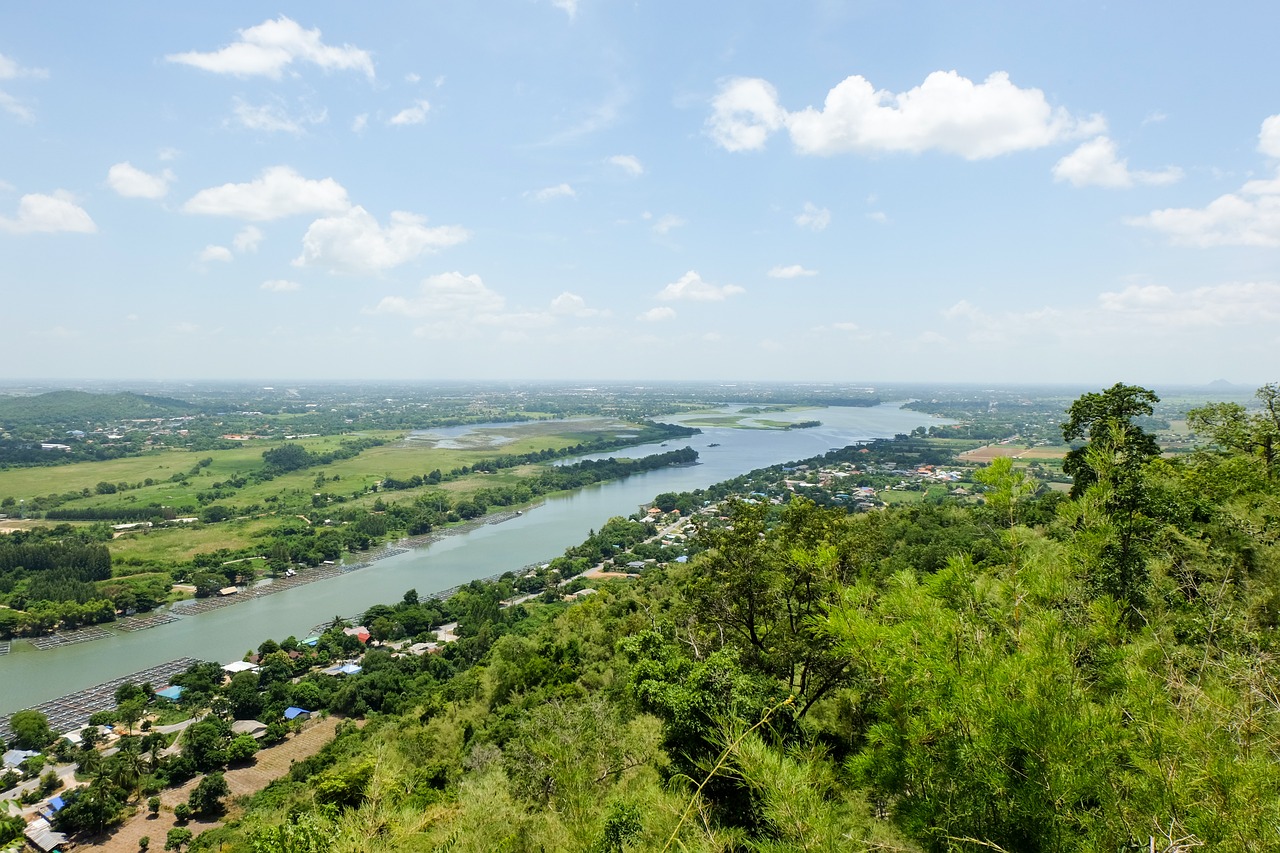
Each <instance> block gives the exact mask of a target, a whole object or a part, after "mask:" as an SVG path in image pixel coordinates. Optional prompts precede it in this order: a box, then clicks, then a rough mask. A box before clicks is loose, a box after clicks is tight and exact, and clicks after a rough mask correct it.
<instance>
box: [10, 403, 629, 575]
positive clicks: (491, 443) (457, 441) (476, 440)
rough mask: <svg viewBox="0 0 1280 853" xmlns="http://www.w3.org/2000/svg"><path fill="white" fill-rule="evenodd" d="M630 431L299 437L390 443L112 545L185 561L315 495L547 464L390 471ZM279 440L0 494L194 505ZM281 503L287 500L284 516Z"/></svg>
mask: <svg viewBox="0 0 1280 853" xmlns="http://www.w3.org/2000/svg"><path fill="white" fill-rule="evenodd" d="M628 429H629V426H628V425H627V424H624V423H621V422H619V421H616V420H612V419H606V418H584V419H581V420H577V421H573V422H569V423H565V422H555V423H545V422H524V423H512V424H503V425H501V426H499V427H490V428H484V429H478V430H474V431H472V432H470V433H467V434H465V435H464V436H461V437H457V438H451V439H446V440H436V439H431V438H422V437H415V438H414V439H413V440H406V435H405V434H404V433H403V432H364V433H359V434H356V435H350V436H323V437H317V438H307V439H298V440H296V441H295V442H292V443H297V444H301V445H302V446H304V447H305V448H306V449H307V450H309V451H311V452H316V453H323V452H326V451H329V450H332V449H334V448H336V447H337V446H338V445H339V444H340V443H341V442H342V441H343V440H345V439H350V438H355V437H378V438H381V439H383V440H384V441H386V442H387V443H386V444H383V445H381V446H378V447H373V448H369V449H367V450H365V451H364V452H362V453H360V454H359V455H357V456H355V457H353V458H350V459H343V460H339V461H337V462H334V463H332V464H330V465H325V466H320V467H315V468H309V469H306V470H302V471H295V472H292V473H289V474H284V475H281V476H279V477H276V478H275V479H273V480H269V481H266V482H261V483H249V484H247V485H245V486H244V487H242V488H240V489H228V492H229V493H228V494H227V495H226V496H225V497H220V498H217V499H215V501H214V502H215V503H220V504H224V505H225V506H227V507H230V508H231V509H232V510H233V512H241V511H243V510H245V509H246V508H253V507H255V506H256V507H257V509H256V511H254V515H255V517H254V518H252V519H243V520H233V521H227V522H222V523H219V524H213V525H198V526H192V527H178V528H152V529H149V530H146V531H139V532H136V533H129V534H126V535H124V536H122V537H120V538H117V539H115V540H113V541H112V542H111V544H110V548H111V551H112V553H113V555H115V556H116V558H117V559H118V560H120V561H121V563H123V564H125V565H128V564H134V565H139V564H140V565H163V564H166V563H180V562H186V561H188V560H190V559H191V558H192V557H193V556H194V555H195V554H198V553H202V552H208V551H213V550H216V549H218V548H230V549H236V548H242V547H244V546H246V545H248V544H250V543H251V542H252V541H253V534H254V533H255V532H257V531H260V530H262V529H264V528H269V527H272V526H274V525H275V524H277V523H278V521H279V519H280V518H281V517H288V516H292V515H294V514H296V513H298V512H302V513H303V514H308V515H319V516H320V517H324V512H325V510H324V509H323V508H321V509H316V510H314V512H313V511H312V508H311V506H310V503H311V496H312V495H313V494H315V493H316V492H326V493H329V494H332V495H339V496H343V497H346V498H347V503H346V505H347V506H357V507H368V506H370V505H371V504H373V503H374V502H375V501H377V500H379V498H381V499H383V500H386V501H390V502H396V501H409V500H412V499H413V498H414V497H415V496H416V495H417V494H419V493H421V492H424V491H428V490H432V489H438V490H444V491H447V492H448V493H450V494H451V495H453V496H454V497H455V498H456V497H465V496H466V495H467V494H469V493H472V492H475V491H476V490H478V489H481V488H484V487H486V486H496V485H509V484H513V483H516V482H518V481H519V480H520V479H522V478H526V477H528V476H530V475H532V474H533V473H535V472H536V471H537V469H538V466H537V465H524V466H519V467H516V468H510V469H504V470H501V471H499V472H497V473H494V474H471V475H467V476H464V477H461V478H458V479H456V480H451V481H449V482H446V483H442V484H440V485H436V486H422V487H420V488H417V489H408V490H403V491H395V492H380V493H369V492H368V489H369V487H370V486H372V485H373V484H374V483H376V482H379V481H381V480H383V479H384V478H386V477H395V478H397V479H401V480H407V479H409V478H411V477H413V476H414V475H422V476H425V475H427V474H429V473H430V472H431V471H433V470H435V469H439V470H441V471H443V472H446V473H447V472H448V471H450V470H452V469H454V468H459V467H463V466H471V465H474V464H475V463H477V462H479V461H480V460H483V459H492V458H495V457H497V456H501V455H520V454H524V453H531V452H536V451H540V450H543V449H549V450H561V449H563V448H566V447H571V446H573V445H576V444H580V443H583V442H585V441H590V440H593V439H597V438H599V437H600V436H601V435H612V434H617V433H625V432H626V431H627V430H628ZM280 444H281V442H278V441H272V442H267V441H250V442H245V443H244V444H243V445H238V446H236V447H234V448H231V449H227V450H209V451H194V452H193V451H186V450H158V451H155V452H153V453H148V454H147V455H145V456H141V457H135V458H129V459H117V460H111V461H107V462H82V463H78V464H74V465H63V466H56V467H49V468H15V469H9V470H5V471H0V498H3V497H6V496H12V497H14V498H15V499H24V500H29V499H31V498H33V497H36V496H40V495H48V494H65V493H68V492H77V491H81V490H85V489H87V490H88V491H89V493H90V494H89V495H88V496H87V497H81V498H77V499H74V500H71V501H68V502H66V503H64V504H62V505H61V507H60V508H91V507H100V506H121V505H124V506H130V505H137V506H148V505H161V506H171V507H184V506H185V507H195V506H196V505H197V503H198V502H197V497H196V496H197V494H198V493H200V492H206V491H210V490H212V489H213V486H214V484H215V483H219V482H224V481H226V480H227V479H229V478H232V477H233V476H235V475H237V474H239V475H248V474H250V473H251V472H253V471H257V470H261V468H262V466H263V460H262V453H263V451H264V450H268V449H270V448H272V447H278V446H280ZM439 445H444V446H439ZM206 458H208V459H210V460H212V461H211V462H210V464H209V465H208V466H206V467H204V468H199V469H198V470H197V472H196V473H195V474H190V472H191V471H192V470H193V469H195V468H196V465H197V463H198V462H199V461H200V460H202V459H206ZM177 473H185V474H190V476H189V477H188V479H187V482H186V483H178V482H171V481H170V478H171V477H172V476H173V475H174V474H177ZM319 476H323V477H324V481H323V482H320V481H319V480H318V477H319ZM148 478H150V479H152V480H155V481H157V482H155V483H154V484H153V485H150V486H142V487H141V488H137V489H132V488H131V489H128V490H126V491H121V492H117V493H114V494H105V495H99V494H97V493H96V486H97V484H98V483H100V482H109V483H113V484H115V483H121V482H123V483H128V484H131V485H132V484H135V483H142V482H145V480H146V479H148ZM276 507H281V509H280V510H279V511H278V513H279V514H277V511H276ZM285 507H289V508H287V509H286V508H285ZM299 507H305V508H304V509H298V508H299ZM22 524H26V522H15V523H14V524H13V525H11V527H15V528H16V527H18V526H21V525H22Z"/></svg>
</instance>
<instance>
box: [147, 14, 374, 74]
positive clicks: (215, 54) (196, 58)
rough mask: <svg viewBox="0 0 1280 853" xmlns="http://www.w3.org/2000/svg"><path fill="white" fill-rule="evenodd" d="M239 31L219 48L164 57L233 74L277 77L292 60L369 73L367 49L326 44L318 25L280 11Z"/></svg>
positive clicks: (371, 66)
mask: <svg viewBox="0 0 1280 853" xmlns="http://www.w3.org/2000/svg"><path fill="white" fill-rule="evenodd" d="M239 32H240V40H239V41H236V42H232V43H231V44H229V45H227V46H226V47H223V48H221V49H219V50H215V51H211V52H209V53H200V52H198V51H190V52H188V53H171V54H169V55H168V56H166V57H165V59H167V60H169V61H170V62H177V63H180V64H182V65H191V66H194V67H196V68H200V69H203V70H205V71H212V72H213V73H215V74H232V75H235V76H237V77H257V76H261V77H270V78H272V79H276V80H278V79H280V76H281V72H283V71H284V69H285V68H287V67H288V66H289V65H291V64H292V63H293V62H295V61H297V62H306V63H310V64H312V65H316V66H319V67H320V68H323V69H324V70H326V71H363V72H364V73H365V74H366V75H367V76H368V77H370V78H372V77H373V58H372V57H371V56H370V55H369V53H368V51H364V50H361V49H360V48H358V47H353V46H352V45H349V44H344V45H343V46H342V47H336V46H334V45H327V44H325V43H324V42H323V41H322V40H321V37H320V35H321V34H320V30H319V29H314V30H304V29H303V28H302V27H301V26H299V25H298V24H297V23H296V22H294V21H292V20H290V19H289V18H286V17H285V16H283V15H281V16H280V17H279V18H277V19H276V20H274V21H263V22H262V23H261V24H258V25H257V26H256V27H249V28H248V29H244V30H240V31H239Z"/></svg>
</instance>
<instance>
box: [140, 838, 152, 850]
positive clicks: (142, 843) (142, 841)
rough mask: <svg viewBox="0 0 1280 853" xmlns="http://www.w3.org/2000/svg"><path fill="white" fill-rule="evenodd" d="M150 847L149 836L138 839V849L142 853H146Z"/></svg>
mask: <svg viewBox="0 0 1280 853" xmlns="http://www.w3.org/2000/svg"><path fill="white" fill-rule="evenodd" d="M150 847H151V836H150V835H144V836H142V837H141V838H139V839H138V849H139V850H141V851H143V853H146V850H147V849H148V848H150Z"/></svg>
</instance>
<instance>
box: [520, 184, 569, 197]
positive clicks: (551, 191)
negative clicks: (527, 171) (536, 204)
mask: <svg viewBox="0 0 1280 853" xmlns="http://www.w3.org/2000/svg"><path fill="white" fill-rule="evenodd" d="M525 195H526V196H529V197H530V198H532V199H533V200H534V201H551V200H552V199H557V198H577V197H578V194H577V193H576V192H574V191H573V187H571V186H569V185H568V184H556V185H555V186H554V187H543V188H542V189H540V190H534V191H533V192H527V193H525Z"/></svg>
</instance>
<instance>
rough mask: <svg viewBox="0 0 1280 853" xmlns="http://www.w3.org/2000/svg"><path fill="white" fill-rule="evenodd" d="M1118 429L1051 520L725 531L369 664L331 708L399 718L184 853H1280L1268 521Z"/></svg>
mask: <svg viewBox="0 0 1280 853" xmlns="http://www.w3.org/2000/svg"><path fill="white" fill-rule="evenodd" d="M1124 390H1131V389H1124ZM1136 390H1138V391H1141V390H1142V389H1136ZM1107 421H1108V422H1107V423H1105V424H1103V426H1102V428H1100V429H1098V430H1096V431H1095V432H1093V433H1092V434H1091V435H1090V436H1089V437H1090V444H1089V445H1088V446H1087V447H1086V448H1085V452H1084V453H1082V454H1080V456H1079V457H1078V458H1079V459H1080V462H1081V465H1082V466H1085V467H1087V474H1086V475H1085V476H1082V477H1080V478H1079V486H1080V489H1079V491H1080V493H1079V495H1078V497H1076V498H1074V499H1072V500H1069V501H1065V502H1063V501H1061V500H1060V499H1059V500H1055V501H1050V502H1048V504H1047V506H1048V507H1051V508H1052V510H1051V511H1046V510H1045V506H1042V505H1041V500H1040V499H1037V498H1036V497H1035V496H1034V494H1035V484H1034V483H1033V482H1030V481H1029V480H1028V478H1027V477H1026V475H1025V472H1022V471H1013V470H1012V469H1011V467H1010V466H1008V465H1007V464H1005V465H999V466H992V469H991V470H990V471H989V472H988V473H986V474H984V475H983V477H981V478H980V479H982V480H983V482H984V483H985V485H986V487H987V489H988V492H987V495H988V502H987V504H986V505H984V506H961V505H956V506H929V505H916V506H912V507H903V508H898V509H888V510H885V511H883V512H875V513H865V514H860V515H845V514H843V513H841V512H837V511H833V510H826V509H822V508H819V507H816V506H814V505H813V504H811V503H809V502H808V501H805V500H803V499H798V498H797V499H792V500H791V501H789V502H788V503H786V504H784V505H782V506H776V507H775V506H770V505H768V504H746V503H732V502H731V503H730V504H729V505H728V506H726V507H722V508H721V511H720V512H719V513H717V514H716V515H712V516H708V517H707V519H706V523H705V526H704V529H703V530H702V531H701V532H700V534H699V535H698V537H697V539H696V542H695V543H694V544H695V548H694V550H696V551H697V552H698V554H697V556H696V557H695V558H694V559H693V560H692V561H691V562H690V563H689V564H687V565H683V566H681V565H674V564H672V565H667V566H663V565H661V564H659V565H658V566H655V567H653V568H651V569H648V570H646V572H645V573H644V575H643V576H642V577H641V579H640V580H639V581H638V582H635V583H627V582H621V581H615V582H610V583H609V584H604V585H602V587H601V592H600V593H599V594H597V595H593V596H590V597H588V598H586V599H585V600H583V601H580V602H578V603H575V604H573V605H565V604H553V605H545V606H534V605H529V606H528V609H527V610H523V609H520V608H513V609H511V610H508V611H504V612H502V613H491V614H490V616H489V617H488V619H489V621H488V622H486V623H485V624H483V625H480V626H478V628H477V629H476V630H475V631H474V633H473V634H472V636H470V637H468V638H467V639H466V640H464V641H460V642H459V643H458V644H456V645H453V644H451V646H450V647H449V649H448V650H447V652H446V653H445V655H444V656H443V659H441V658H439V657H435V656H427V657H425V658H421V659H415V658H390V657H385V656H384V657H381V658H379V659H378V660H377V661H376V665H375V666H374V667H372V669H373V670H374V671H373V672H372V673H370V672H368V671H366V673H365V674H364V675H362V676H359V677H357V678H356V679H353V680H352V681H351V682H349V683H348V684H347V685H346V686H345V687H344V689H347V690H350V691H353V693H354V694H356V695H355V697H354V698H355V699H356V700H359V699H360V697H361V695H362V694H363V693H365V692H368V693H369V695H370V696H371V697H373V696H376V695H379V694H380V692H381V691H383V690H384V689H385V685H386V684H387V683H390V682H391V681H394V683H395V684H396V685H397V686H398V689H399V693H398V695H397V697H396V701H395V702H394V703H385V702H384V703H381V704H379V703H377V702H365V703H364V704H365V705H367V707H369V708H371V709H375V708H378V707H386V708H392V709H394V710H390V711H388V712H387V713H385V714H379V713H372V712H371V713H370V714H369V717H368V721H367V724H366V725H365V726H364V727H363V728H359V727H357V726H355V725H353V724H344V725H343V726H341V727H340V731H339V734H338V736H337V737H336V739H335V741H334V742H333V743H332V744H330V745H329V746H328V747H327V748H326V749H325V750H324V751H323V752H322V753H321V754H320V755H318V756H316V757H314V758H312V759H309V760H308V761H305V762H301V763H299V764H298V765H296V766H295V767H294V769H293V771H292V772H291V774H290V778H288V779H287V780H282V781H281V782H278V783H276V784H274V785H272V786H270V787H269V788H267V789H266V790H264V791H263V792H261V793H260V794H258V795H257V796H256V797H255V798H254V799H253V801H252V803H251V806H250V808H249V809H248V811H247V812H246V813H245V814H244V816H243V817H242V818H240V819H238V820H236V821H233V822H232V823H231V824H230V825H229V826H228V827H226V828H223V829H220V830H218V831H216V832H214V833H208V834H206V835H205V836H204V837H203V838H202V839H200V840H198V841H197V842H196V845H195V847H196V848H201V849H220V850H228V851H256V852H257V853H264V852H265V851H272V852H273V853H284V851H293V850H305V851H314V853H321V852H322V851H446V850H448V851H499V850H500V851H541V850H581V851H630V850H675V849H679V850H687V851H740V850H741V851H791V850H826V851H836V850H840V851H844V850H923V851H931V853H933V851H936V852H937V853H943V851H974V853H976V852H977V851H986V850H1005V851H1050V853H1066V852H1067V851H1097V853H1103V851H1106V853H1111V851H1119V850H1132V849H1149V845H1150V844H1151V843H1152V842H1154V843H1155V845H1156V849H1159V850H1163V851H1175V850H1189V849H1193V848H1203V849H1206V850H1215V851H1229V852H1230V853H1235V851H1241V853H1243V851H1262V850H1270V849H1277V846H1280V773H1278V772H1277V771H1276V768H1277V766H1278V763H1277V762H1280V666H1278V665H1277V661H1276V652H1277V640H1276V634H1275V632H1276V628H1277V626H1278V625H1280V593H1277V589H1280V538H1278V534H1280V528H1278V527H1277V524H1278V522H1277V521H1276V519H1277V518H1280V491H1278V490H1277V486H1276V484H1275V482H1274V480H1273V478H1271V477H1270V476H1268V473H1269V472H1268V471H1267V470H1266V467H1265V466H1266V464H1267V460H1266V457H1265V455H1263V454H1259V453H1258V452H1257V449H1256V446H1250V447H1242V448H1233V447H1231V446H1229V443H1228V442H1221V443H1220V449H1217V450H1212V451H1201V452H1198V453H1194V454H1189V455H1188V456H1187V457H1186V458H1185V459H1182V460H1180V461H1179V462H1178V463H1176V464H1174V463H1170V462H1168V461H1164V460H1161V459H1158V458H1149V457H1148V456H1147V454H1145V453H1142V452H1141V448H1139V452H1137V453H1129V452H1127V450H1128V448H1129V447H1130V446H1131V443H1132V440H1133V438H1134V435H1135V433H1133V432H1128V431H1126V428H1125V415H1124V414H1123V413H1120V414H1119V415H1118V416H1112V414H1109V415H1108V417H1107ZM1255 444H1256V443H1255ZM1082 470H1084V469H1083V468H1082ZM1246 475H1247V476H1246ZM720 514H727V516H728V522H729V523H728V524H724V523H721V522H719V521H718V520H717V516H718V515H720ZM919 531H928V533H927V535H926V536H924V537H921V535H920V533H919ZM939 543H942V544H941V545H939ZM517 611H519V612H517ZM367 669H369V668H367ZM379 684H381V685H383V686H382V687H380V686H379ZM357 704H359V703H358V701H357Z"/></svg>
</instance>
